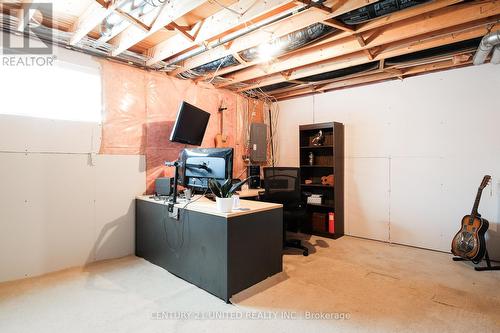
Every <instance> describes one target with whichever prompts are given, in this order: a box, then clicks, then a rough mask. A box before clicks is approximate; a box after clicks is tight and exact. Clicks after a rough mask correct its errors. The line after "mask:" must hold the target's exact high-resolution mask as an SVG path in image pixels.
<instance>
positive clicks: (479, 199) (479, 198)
mask: <svg viewBox="0 0 500 333" xmlns="http://www.w3.org/2000/svg"><path fill="white" fill-rule="evenodd" d="M482 193H483V190H482V189H481V188H479V189H478V190H477V194H476V200H475V201H474V207H472V212H471V216H476V215H477V210H478V208H479V201H481V195H482Z"/></svg>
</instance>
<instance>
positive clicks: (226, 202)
mask: <svg viewBox="0 0 500 333" xmlns="http://www.w3.org/2000/svg"><path fill="white" fill-rule="evenodd" d="M215 201H216V203H217V210H218V211H219V212H221V213H231V211H232V210H233V202H234V200H233V198H219V197H216V198H215Z"/></svg>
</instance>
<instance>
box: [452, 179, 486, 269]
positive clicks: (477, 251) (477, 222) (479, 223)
mask: <svg viewBox="0 0 500 333" xmlns="http://www.w3.org/2000/svg"><path fill="white" fill-rule="evenodd" d="M490 180H491V176H488V175H486V176H484V178H483V181H482V182H481V185H479V188H478V190H477V195H476V200H475V201H474V207H472V212H471V213H470V215H465V216H464V217H463V218H462V227H461V228H460V230H459V231H458V232H457V234H456V235H455V237H453V241H452V243H451V252H452V253H453V254H454V255H456V256H458V257H462V258H464V259H468V260H470V261H472V262H473V263H475V264H477V263H479V262H480V261H481V259H482V258H483V256H484V253H485V251H486V241H485V239H484V235H485V234H486V231H487V230H488V227H489V222H488V221H487V220H486V219H484V218H482V217H481V214H479V213H478V212H477V209H478V207H479V201H480V200H481V194H482V193H483V190H484V188H485V187H486V186H487V185H488V183H489V182H490Z"/></svg>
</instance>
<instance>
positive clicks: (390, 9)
mask: <svg viewBox="0 0 500 333" xmlns="http://www.w3.org/2000/svg"><path fill="white" fill-rule="evenodd" d="M429 1H431V0H381V1H379V2H377V3H374V4H370V5H367V6H364V7H362V8H359V9H356V10H353V11H350V12H348V13H345V14H343V15H341V16H340V17H339V19H340V20H341V21H343V22H344V23H346V24H348V25H355V24H359V23H363V22H366V21H369V20H372V19H375V18H379V17H381V16H384V15H388V14H391V13H394V12H397V11H400V10H402V9H406V8H409V7H413V6H416V5H420V4H422V3H425V2H429ZM323 2H324V1H323V0H318V1H314V3H315V4H314V3H311V4H310V5H309V6H306V7H303V8H301V9H300V10H299V12H300V11H302V10H305V9H307V8H309V7H311V6H314V5H318V4H321V3H323ZM291 15H292V13H286V14H285V15H284V16H281V17H278V18H276V19H274V20H273V21H272V22H266V23H265V24H260V25H256V26H255V27H253V28H252V29H251V30H250V29H249V30H248V31H245V32H243V33H240V34H238V35H234V36H231V37H230V39H229V40H232V39H235V38H238V37H241V36H243V35H245V34H247V33H249V32H251V31H254V30H257V29H259V28H261V27H262V26H265V25H267V24H270V23H273V22H277V21H279V20H281V19H283V18H285V17H288V16H291ZM333 31H336V30H335V29H334V28H331V27H330V26H326V25H324V24H321V23H316V24H312V25H310V26H308V27H306V28H304V29H301V30H298V31H295V32H292V33H290V34H288V35H286V36H283V37H281V38H277V39H276V40H273V41H271V42H270V43H269V44H271V45H276V46H279V47H276V48H279V52H278V53H277V54H275V56H280V55H283V54H285V53H288V52H291V51H294V50H297V49H299V48H301V47H303V46H304V45H306V44H309V43H312V42H314V41H315V40H318V39H320V38H322V37H324V36H326V35H327V34H329V33H331V32H333ZM229 40H221V41H220V42H219V43H218V44H216V45H215V46H219V45H222V44H224V43H226V42H228V41H229ZM215 46H214V47H215ZM204 51H206V47H201V48H198V49H195V50H194V51H191V52H187V53H186V54H183V55H181V56H180V57H178V58H176V59H173V60H172V61H170V62H168V64H176V63H178V62H180V61H183V60H185V59H188V58H191V57H193V56H196V55H199V54H201V53H203V52H204ZM259 53H260V52H259V47H252V48H249V49H246V50H243V51H241V52H239V53H238V55H239V56H240V57H241V58H242V59H243V60H245V61H249V62H251V61H254V60H256V59H257V58H258V57H259ZM238 64H239V62H238V61H237V60H236V59H235V58H234V57H233V56H232V55H228V56H226V57H223V58H220V59H217V60H214V61H212V62H209V63H207V64H204V65H201V66H198V67H196V68H193V69H191V70H187V71H184V72H182V73H180V74H179V75H178V77H179V78H182V79H190V78H196V77H199V76H203V75H205V74H207V73H210V72H215V71H217V70H218V69H223V68H227V67H231V66H235V65H238Z"/></svg>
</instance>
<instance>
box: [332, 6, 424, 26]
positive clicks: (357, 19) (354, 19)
mask: <svg viewBox="0 0 500 333" xmlns="http://www.w3.org/2000/svg"><path fill="white" fill-rule="evenodd" d="M429 1H432V0H382V1H378V2H376V3H373V4H371V5H367V6H364V7H361V8H359V9H356V10H353V11H350V12H347V13H345V14H343V15H340V16H339V17H338V19H339V20H340V21H342V22H343V23H344V24H349V25H355V24H360V23H365V22H368V21H370V20H373V19H376V18H379V17H381V16H384V15H388V14H391V13H394V12H397V11H400V10H403V9H406V8H410V7H413V6H417V5H420V4H423V3H426V2H429Z"/></svg>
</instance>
